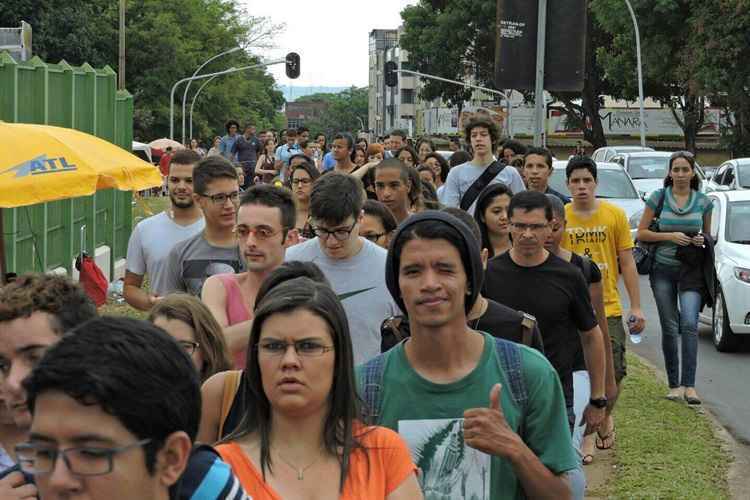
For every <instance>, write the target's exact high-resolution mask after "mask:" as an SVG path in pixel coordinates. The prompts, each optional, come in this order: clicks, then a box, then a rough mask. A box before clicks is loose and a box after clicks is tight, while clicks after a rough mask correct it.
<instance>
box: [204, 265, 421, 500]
mask: <svg viewBox="0 0 750 500" xmlns="http://www.w3.org/2000/svg"><path fill="white" fill-rule="evenodd" d="M255 313H256V314H255V320H254V321H253V327H252V330H251V332H250V345H249V347H248V357H247V367H246V369H245V380H246V382H247V390H246V392H245V397H246V398H247V407H246V414H245V418H244V419H243V422H242V423H241V424H240V426H239V427H238V428H237V430H236V431H235V432H233V433H232V434H231V435H230V436H229V437H227V439H225V440H224V441H223V443H222V444H219V445H218V446H217V451H218V452H219V454H221V456H222V458H223V459H224V461H225V462H227V463H228V464H229V465H230V466H231V467H232V470H233V471H234V473H235V475H237V477H238V478H239V479H240V482H241V483H242V485H243V487H244V488H245V490H246V491H247V493H248V494H249V495H251V496H252V497H253V498H254V499H256V500H264V499H273V500H276V499H281V498H300V497H303V496H304V497H308V498H342V499H353V498H368V499H389V500H394V499H413V498H417V499H419V498H422V493H421V491H420V488H419V484H418V482H417V478H416V474H415V472H416V467H415V466H414V464H413V462H412V460H411V457H410V454H409V450H408V448H407V446H406V444H405V443H404V441H403V440H402V439H401V437H400V436H399V435H398V434H396V433H395V432H393V431H391V430H389V429H386V428H383V427H365V426H364V424H362V423H361V422H360V421H359V420H358V416H359V415H360V414H361V413H360V408H359V405H358V402H359V399H358V397H357V394H356V392H355V376H354V362H353V355H352V345H351V338H350V334H349V326H348V323H347V319H346V313H345V312H344V308H343V306H342V305H341V302H340V301H339V300H338V298H337V297H336V294H335V293H334V292H333V290H331V288H330V287H329V286H327V285H325V284H321V283H318V282H315V281H312V280H310V279H309V278H295V279H292V280H289V281H286V282H284V283H282V284H280V285H278V286H276V287H275V288H273V289H272V290H271V291H269V292H268V294H267V295H266V296H265V297H264V298H263V300H262V301H260V302H259V303H258V305H257V308H256V311H255ZM321 478H326V479H327V480H323V481H321Z"/></svg>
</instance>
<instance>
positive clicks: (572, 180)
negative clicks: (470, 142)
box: [542, 156, 646, 449]
mask: <svg viewBox="0 0 750 500" xmlns="http://www.w3.org/2000/svg"><path fill="white" fill-rule="evenodd" d="M565 175H566V177H567V182H568V189H569V190H570V194H571V195H572V197H573V199H572V201H571V203H568V205H567V206H566V207H565V218H566V219H567V221H568V226H567V228H566V230H565V232H566V237H565V238H563V241H562V247H563V248H565V249H567V250H570V251H573V252H576V253H578V254H580V255H583V256H585V257H588V258H590V259H591V260H593V261H594V262H595V263H596V264H597V265H598V266H599V269H600V270H601V272H602V286H603V288H604V307H605V311H606V313H607V327H608V330H609V335H610V338H611V339H612V358H613V363H614V368H615V379H616V380H617V384H618V386H620V384H621V382H622V379H623V378H625V375H626V372H627V366H626V362H625V351H626V344H627V342H626V341H627V335H626V333H625V327H624V325H623V319H622V316H623V309H622V304H621V303H620V293H619V291H618V289H617V282H618V280H619V275H620V274H622V277H623V281H624V282H625V289H626V290H627V293H628V297H629V299H630V311H629V313H628V315H627V316H628V318H629V319H631V318H632V321H631V328H632V330H633V332H634V333H635V332H641V331H643V329H644V328H645V327H646V318H645V316H644V315H643V311H641V296H640V288H639V281H638V272H637V271H636V267H635V261H634V260H633V239H632V237H631V236H630V226H629V224H628V219H627V217H626V216H625V212H624V211H623V210H622V209H621V208H619V207H617V206H616V205H613V204H611V203H609V202H607V201H606V200H597V199H596V183H597V170H596V163H595V162H594V161H593V160H592V159H591V158H588V157H585V156H575V157H573V158H572V159H571V160H570V161H569V162H568V166H567V167H566V169H565ZM542 333H544V332H542ZM611 412H612V408H611V407H610V408H609V410H608V415H607V420H606V422H605V423H604V424H602V428H601V429H600V430H599V438H598V441H597V447H598V448H600V449H609V448H611V447H612V445H613V444H614V441H615V432H614V429H615V426H614V420H613V419H612V414H611Z"/></svg>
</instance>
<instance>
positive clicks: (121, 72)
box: [117, 0, 125, 90]
mask: <svg viewBox="0 0 750 500" xmlns="http://www.w3.org/2000/svg"><path fill="white" fill-rule="evenodd" d="M119 35H120V55H119V63H118V71H117V88H118V90H125V0H120V33H119Z"/></svg>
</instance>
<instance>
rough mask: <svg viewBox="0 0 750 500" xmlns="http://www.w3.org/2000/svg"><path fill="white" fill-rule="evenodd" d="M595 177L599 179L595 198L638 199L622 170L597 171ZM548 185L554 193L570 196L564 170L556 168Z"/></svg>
mask: <svg viewBox="0 0 750 500" xmlns="http://www.w3.org/2000/svg"><path fill="white" fill-rule="evenodd" d="M597 176H598V178H599V179H598V182H597V187H596V197H597V198H620V199H623V198H625V199H637V198H638V192H637V191H636V190H635V188H634V187H633V183H632V182H630V179H628V176H627V174H626V173H625V171H624V170H620V169H599V171H598V174H597ZM549 185H550V187H551V188H552V189H554V190H555V191H559V192H560V193H563V194H564V195H566V196H570V191H569V190H568V185H567V184H566V182H565V169H564V168H556V169H555V171H554V172H552V177H550V180H549Z"/></svg>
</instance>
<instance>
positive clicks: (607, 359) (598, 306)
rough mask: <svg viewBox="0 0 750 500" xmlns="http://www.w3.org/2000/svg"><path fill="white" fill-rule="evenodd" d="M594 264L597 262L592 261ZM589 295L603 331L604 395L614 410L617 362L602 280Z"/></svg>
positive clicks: (610, 407)
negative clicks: (610, 333)
mask: <svg viewBox="0 0 750 500" xmlns="http://www.w3.org/2000/svg"><path fill="white" fill-rule="evenodd" d="M592 265H596V264H593V263H592ZM589 295H590V296H591V305H592V306H594V314H595V315H596V321H597V323H599V329H600V330H601V331H602V339H603V340H604V363H605V369H604V395H605V396H606V397H607V409H608V410H609V411H612V408H614V405H615V401H617V396H618V389H617V380H616V379H615V362H614V357H613V356H612V339H611V338H610V336H609V326H608V324H607V313H606V310H605V308H604V287H603V286H602V282H601V281H599V282H597V283H591V284H590V285H589Z"/></svg>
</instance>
